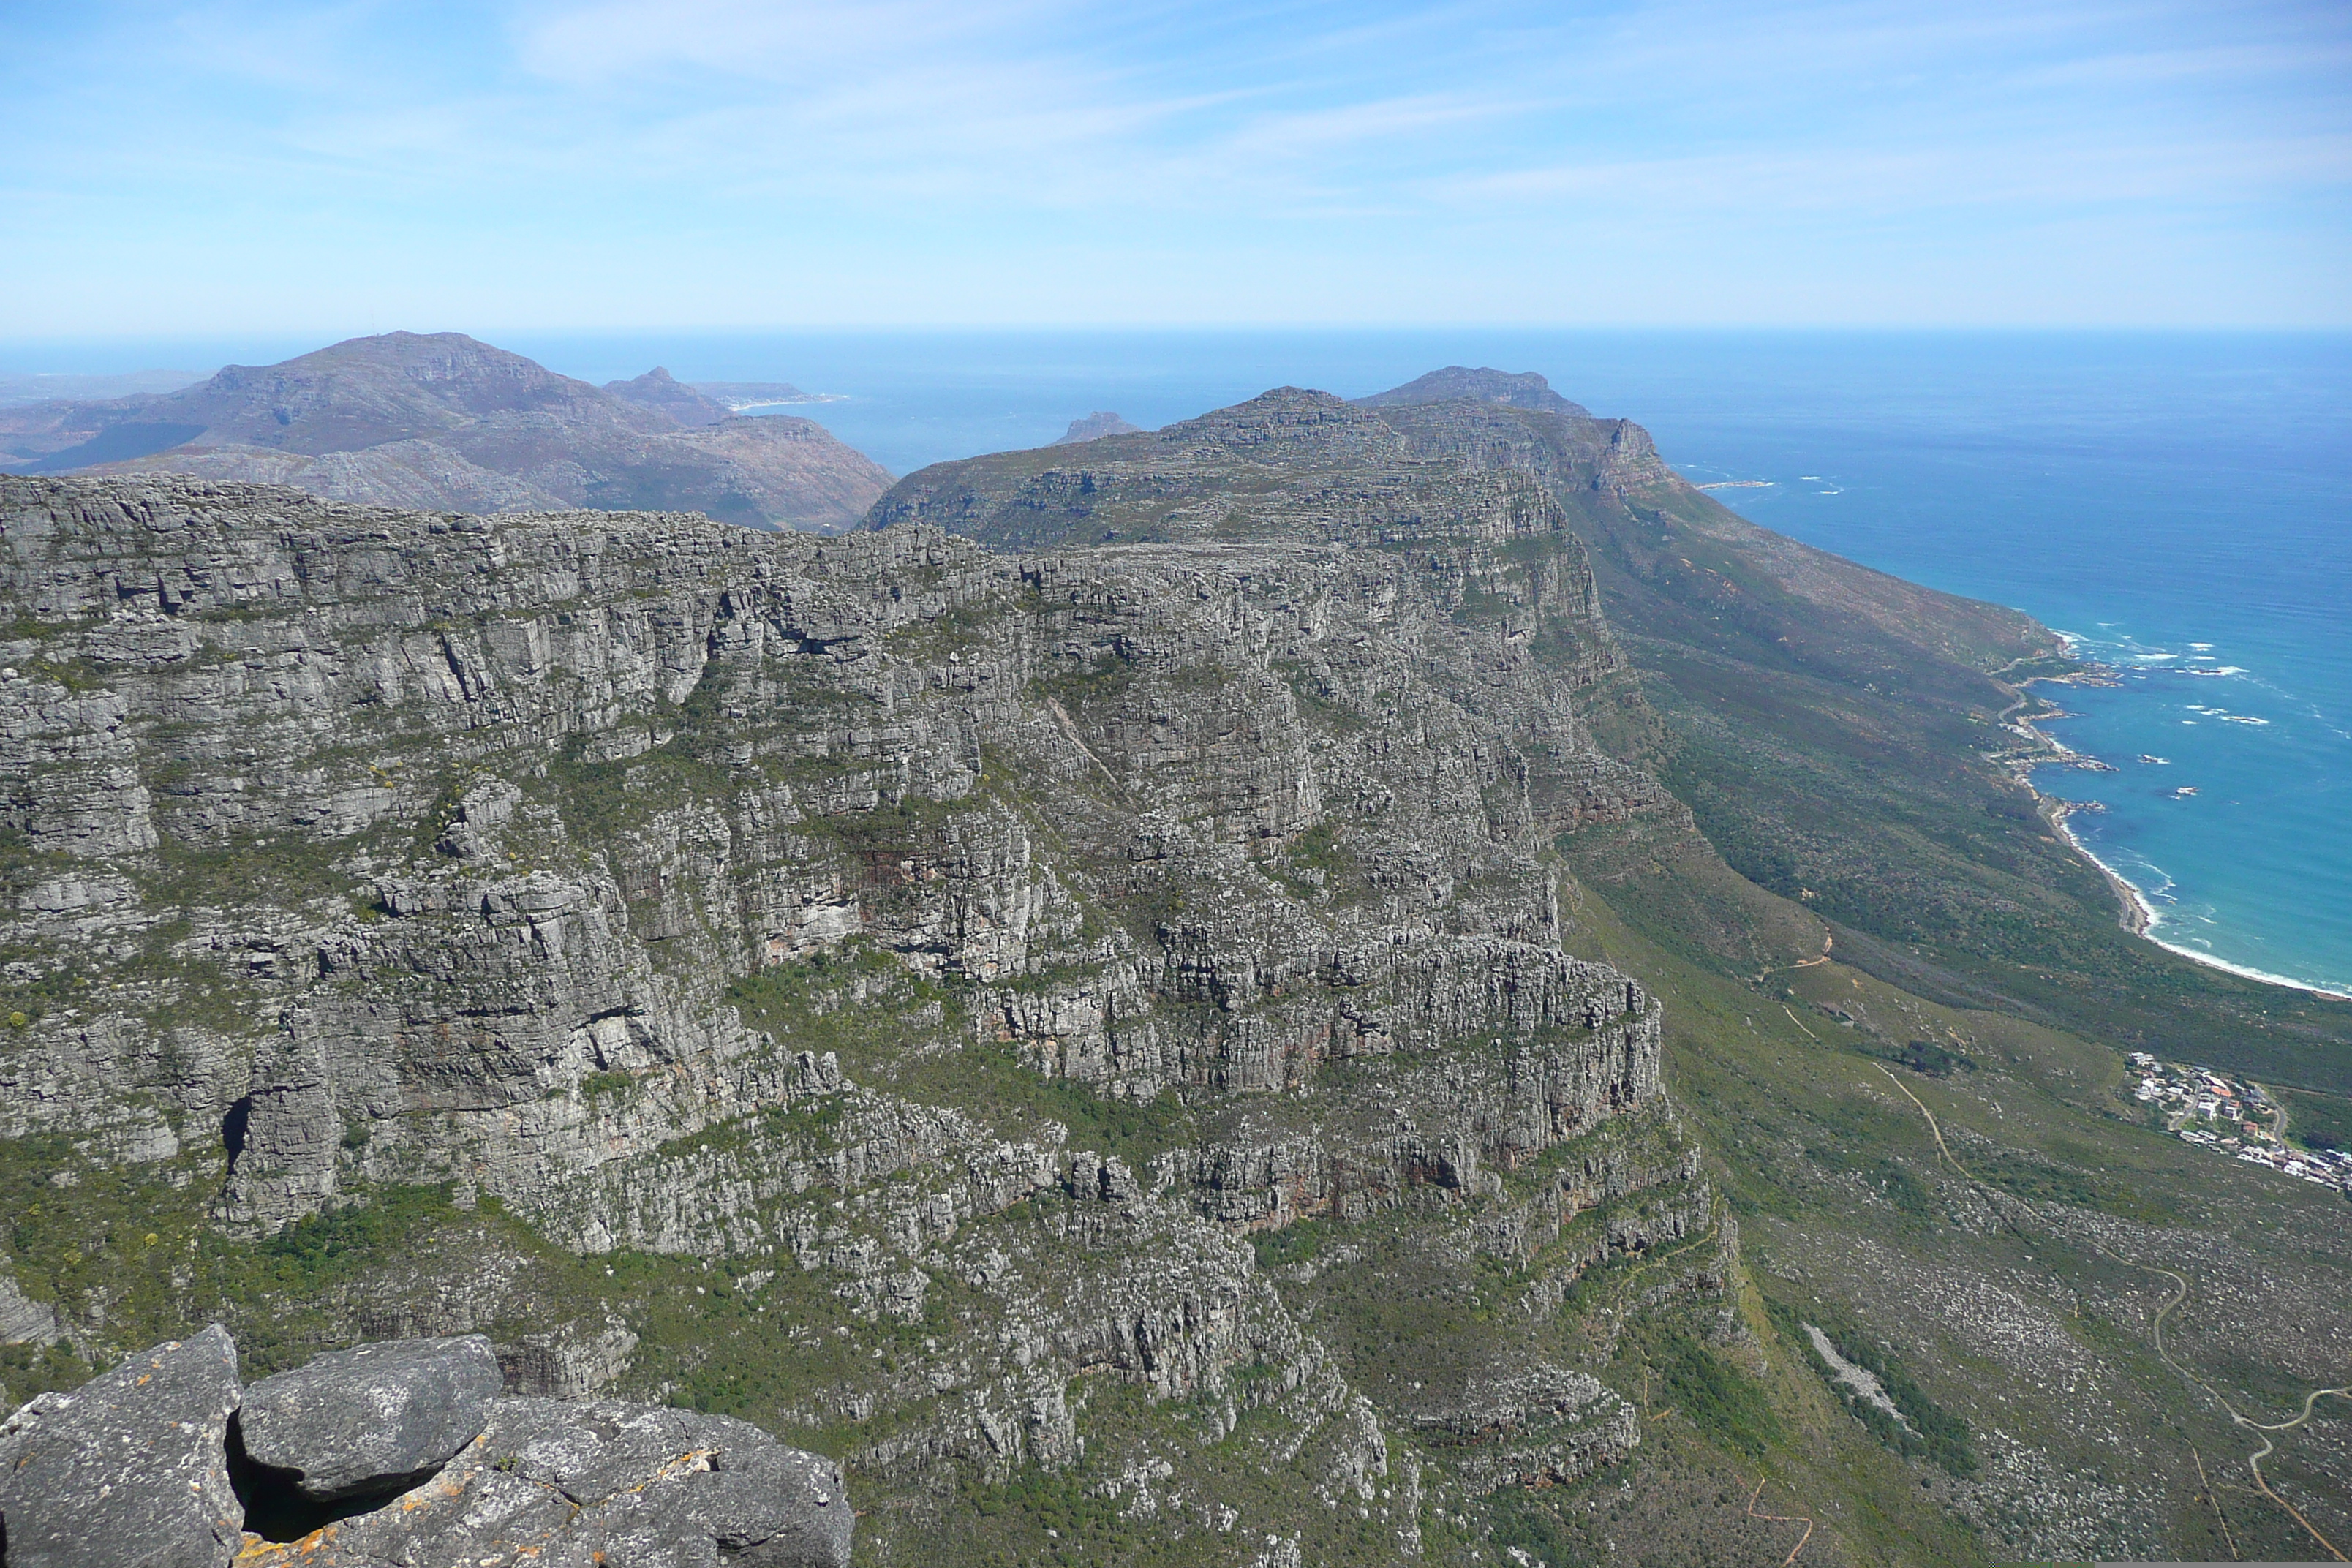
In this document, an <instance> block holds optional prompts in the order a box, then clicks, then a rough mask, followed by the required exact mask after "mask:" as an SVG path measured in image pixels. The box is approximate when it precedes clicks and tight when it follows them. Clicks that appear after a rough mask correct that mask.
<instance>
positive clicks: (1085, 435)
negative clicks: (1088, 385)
mask: <svg viewBox="0 0 2352 1568" xmlns="http://www.w3.org/2000/svg"><path fill="white" fill-rule="evenodd" d="M1141 434H1143V426H1140V425H1135V424H1130V423H1129V422H1128V421H1127V420H1125V419H1122V418H1120V417H1119V416H1118V415H1116V414H1113V413H1111V412H1110V411H1109V410H1108V409H1103V408H1097V409H1096V410H1095V411H1094V412H1093V413H1092V414H1089V415H1087V416H1086V417H1085V418H1083V419H1073V420H1071V421H1070V427H1069V428H1068V429H1067V430H1065V431H1064V432H1062V434H1061V435H1060V436H1059V437H1056V438H1055V442H1054V445H1055V446H1056V447H1069V446H1075V445H1076V444H1077V443H1078V442H1080V441H1095V440H1099V439H1101V438H1102V437H1105V436H1140V435H1141Z"/></svg>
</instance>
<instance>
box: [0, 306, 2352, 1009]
mask: <svg viewBox="0 0 2352 1568" xmlns="http://www.w3.org/2000/svg"><path fill="white" fill-rule="evenodd" d="M478 335H479V336H482V337H485V338H486V339H488V341H491V342H497V343H499V345H500V346H502V347H507V348H511V349H515V350H517V351H519V352H521V353H528V354H530V355H531V356H532V357H534V358H536V359H539V360H541V362H542V363H546V364H548V365H550V366H551V368H554V369H557V370H562V371H564V372H567V373H569V374H573V375H577V376H581V377H583V378H584V379H587V380H590V381H595V382H600V383H601V382H604V381H607V380H611V379H614V378H616V377H623V376H630V375H635V374H638V373H639V372H642V371H644V370H646V369H647V368H649V367H650V366H652V365H654V364H656V363H659V364H664V365H667V367H668V368H669V369H670V370H671V371H672V372H673V373H674V374H677V376H678V377H679V378H680V379H682V380H689V381H695V380H703V381H709V380H726V381H762V380H774V381H789V382H791V383H793V384H796V385H798V386H801V387H803V388H805V389H807V390H808V391H810V392H813V393H831V394H838V395H841V399H840V401H835V402H825V403H812V404H804V405H796V406H793V407H788V408H780V409H776V410H773V411H772V412H774V413H778V414H793V415H800V416H805V417H808V418H812V419H815V420H817V421H819V422H821V423H823V424H824V425H825V426H827V427H829V428H830V429H832V430H833V431H834V432H835V434H836V435H838V436H840V437H842V438H843V439H845V440H846V441H848V442H849V443H850V444H851V445H853V446H856V447H859V448H860V449H862V450H864V451H865V452H866V453H867V454H868V455H869V456H871V457H873V458H875V459H876V460H877V461H878V462H880V463H882V464H883V465H884V466H885V467H887V468H891V469H892V470H893V471H895V472H898V473H901V474H904V473H908V472H910V471H912V470H913V469H915V468H919V467H921V466H923V465H924V464H926V463H931V462H937V461H940V460H941V459H943V458H957V457H966V456H971V455H973V454H975V453H979V452H984V451H993V450H1001V449H1004V448H1007V447H1030V446H1041V445H1044V444H1045V443H1046V442H1048V441H1051V440H1053V439H1054V438H1055V437H1058V436H1059V435H1061V433H1062V432H1063V430H1064V429H1065V428H1066V426H1067V425H1068V423H1069V422H1070V421H1071V420H1072V419H1075V418H1077V417H1080V416H1084V415H1087V414H1089V413H1091V412H1094V411H1095V410H1097V409H1108V410H1115V411H1117V412H1118V413H1120V414H1123V415H1125V416H1127V417H1128V418H1129V419H1131V420H1133V421H1135V422H1136V423H1138V424H1139V425H1143V426H1158V425H1161V424H1164V423H1167V422H1168V421H1170V420H1173V419H1180V418H1185V417H1189V416H1192V415H1194V414H1198V413H1201V412H1202V411H1203V410H1205V409H1208V408H1213V407H1217V406H1221V405H1226V404H1231V403H1234V402H1237V401H1239V400H1241V399H1243V398H1245V397H1248V396H1250V395H1254V394H1255V393H1257V392H1260V391H1263V390H1264V389H1265V388H1266V387H1269V386H1275V385H1280V384H1286V383H1287V384H1297V385H1307V386H1319V387H1322V388H1325V389H1328V390H1329V391H1332V392H1337V393H1340V394H1342V395H1350V396H1352V395H1361V394H1364V393H1368V392H1373V391H1377V390H1380V389H1381V388H1382V387H1386V386H1391V385H1394V384H1398V383H1400V382H1403V381H1406V380H1409V379H1411V378H1412V377H1413V376H1415V375H1418V374H1421V373H1422V372H1423V371H1426V370H1430V369H1433V368H1435V367H1437V366H1439V365H1444V364H1449V363H1461V364H1470V365H1480V364H1488V365H1494V366H1496V367H1498V368H1501V369H1506V370H1537V371H1541V372H1542V373H1544V374H1546V375H1548V376H1549V377H1550V378H1551V381H1552V384H1554V385H1555V386H1556V387H1557V388H1558V389H1559V391H1560V392H1562V393H1563V394H1565V395H1568V396H1570V397H1571V398H1574V399H1576V400H1578V401H1579V402H1581V403H1584V404H1586V405H1589V406H1590V407H1591V408H1592V410H1593V411H1594V412H1595V413H1597V414H1601V415H1622V416H1627V417H1630V418H1633V419H1635V420H1637V421H1639V422H1640V423H1642V424H1643V425H1645V426H1648V427H1649V429H1650V430H1651V432H1652V433H1653V434H1654V436H1655V437H1657V440H1658V445H1659V447H1660V448H1661V449H1662V450H1663V451H1664V453H1665V455H1666V457H1667V458H1668V459H1669V460H1670V461H1672V462H1673V463H1675V465H1676V467H1677V468H1680V469H1681V470H1682V472H1683V473H1685V475H1686V476H1687V477H1689V478H1691V479H1696V480H1700V481H1703V482H1717V481H1727V480H1751V481H1769V483H1764V484H1758V485H1748V486H1740V487H1738V488H1726V489H1718V490H1717V491H1716V492H1715V494H1716V495H1717V499H1718V500H1722V501H1723V502H1724V503H1725V504H1726V505H1727V506H1731V507H1734V508H1736V509H1737V510H1739V511H1740V512H1742V513H1743V514H1745V515H1747V516H1748V517H1751V518H1753V519H1755V520H1756V521H1759V522H1761V523H1764V524H1765V525H1767V526H1769V527H1771V528H1775V529H1778V530H1780V531H1783V532H1786V533H1789V534H1791V535H1794V536H1795V537H1797V538H1800V539H1802V540H1805V541H1807V542H1811V543H1814V544H1818V545H1821V546H1822V547H1823V548H1825V549H1829V550H1833V551H1836V552H1838V553H1840V554H1843V555H1846V556H1849V557H1851V558H1853V559H1854V560H1857V561H1861V562H1864V563H1867V564H1870V565H1873V566H1876V567H1879V568H1881V569H1882V570H1885V571H1888V572H1892V573H1895V574H1897V575H1900V576H1904V577H1908V578H1911V579H1913V580H1915V581H1917V582H1921V583H1926V584H1932V585H1934V586H1936V587H1939V588H1946V589H1949V590H1951V591H1953V592H1957V593H1962V594H1969V595H1976V596H1978V597H1980V598H1986V599H1991V600H1995V601H1998V602H2000V603H2003V604H2008V605H2015V606H2017V607H2018V608H2021V609H2022V610H2025V611H2027V612H2028V613H2030V614H2032V615H2033V616H2036V617H2038V618H2039V619H2041V620H2042V621H2043V622H2044V623H2046V624H2047V625H2049V626H2053V628H2056V629H2058V630H2061V631H2063V632H2066V633H2068V634H2069V635H2071V636H2072V637H2075V638H2076V639H2077V642H2078V645H2079V647H2080V648H2081V650H2082V651H2083V652H2084V653H2085V654H2086V655H2088V656H2089V657H2092V658H2097V659H2099V660H2101V661H2102V662H2104V663H2106V664H2109V665H2111V666H2112V667H2114V668H2116V669H2117V670H2118V671H2119V672H2120V673H2121V677H2122V679H2121V683H2120V684H2119V685H2118V686H2116V687H2115V688H2112V689H2065V690H2063V693H2060V695H2061V696H2062V698H2063V701H2064V703H2065V706H2066V707H2067V708H2068V709H2069V710H2071V711H2073V712H2074V713H2076V714H2078V715H2079V717H2077V718H2073V719H2069V720H2065V721H2060V722H2059V723H2058V724H2056V725H2055V726H2053V730H2054V732H2056V733H2058V734H2060V735H2061V736H2062V737H2063V739H2064V740H2065V741H2066V742H2068V743H2069V744H2070V745H2072V746H2074V747H2075V748H2076V749H2078V750H2080V751H2083V752H2089V753H2091V754H2093V755H2095V756H2098V757H2100V758H2102V759H2103V760H2105V761H2106V762H2109V763H2113V764H2115V765H2116V768H2117V769H2118V771H2117V772H2116V773H2079V772H2063V773H2053V772H2045V773H2043V774H2042V776H2041V777H2040V778H2039V779H2038V780H2037V783H2038V784H2040V785H2041V787H2042V788H2043V789H2045V790H2047V791H2049V792H2051V793H2053V794H2057V795H2065V796H2067V797H2070V798H2073V799H2077V800H2092V801H2096V802H2098V803H2100V804H2101V805H2104V806H2105V811H2104V812H2101V813H2095V814H2094V813H2087V812H2086V813H2083V814H2080V815H2078V816H2076V817H2075V818H2074V826H2075V827H2076V829H2077V830H2078V832H2079V833H2080V835H2081V837H2082V838H2083V840H2084V843H2085V845H2086V846H2087V847H2089V848H2090V849H2091V851H2092V852H2093V853H2094V854H2095V855H2097V856H2098V857H2099V858H2101V859H2102V860H2103V861H2105V863H2106V864H2107V865H2109V866H2110V867H2112V868H2114V869H2115V870H2116V872H2117V873H2118V874H2119V875H2121V876H2123V877H2125V878H2126V879H2128V880H2129V881H2131V882H2132V883H2133V884H2134V885H2135V886H2137V887H2138V888H2139V889H2142V891H2143V893H2144V894H2145V895H2146V896H2147V899H2148V900H2149V902H2150V903H2151V905H2152V906H2153V908H2154V909H2155V910H2156V912H2157V915H2158V925H2157V927H2156V929H2155V931H2154V933H2153V934H2154V935H2155V937H2156V938H2157V939H2158V940H2159V941H2162V942H2167V943H2168V944H2171V945H2173V946H2176V947H2178V948H2179V949H2181V950H2182V951H2184V952H2192V953H2195V954H2197V955H2199V956H2200V957H2204V958H2207V959H2210V960H2212V961H2216V962H2220V963H2227V964H2230V965H2232V966H2234V967H2238V968H2240V969H2243V970H2246V971H2249V972H2252V973H2260V974H2264V975H2269V976H2273V977H2277V978H2282V979H2285V980H2288V981H2291V982H2294V983H2296V984H2306V985H2315V986H2321V987H2325V988H2327V989H2332V990H2341V991H2352V336H2348V335H2344V334H2317V335H2315V334H2294V335H2289V334H2259V333H2114V332H2102V333H2084V332H2016V333H1988V332H1939V333H1894V332H1836V333H1832V332H1761V331H1746V332H1695V331H1694V332H1635V331H1606V332H1602V331H1573V332H1571V331H1500V330H1476V331H1348V332H1342V331H1319V332H1261V331H1233V332H1103V331H1091V332H1002V331H997V332H981V331H971V332H862V333H851V332H793V333H777V332H763V333H697V334H686V333H672V334H611V335H599V336H594V337H583V336H577V335H560V336H559V335H554V334H548V333H541V332H529V331H524V332H503V333H502V332H498V331H481V332H478ZM303 346H317V345H316V344H309V345H303ZM284 350H285V345H283V344H280V343H277V342H272V343H268V344H260V343H257V344H254V345H251V346H250V348H249V349H242V348H240V347H239V346H237V345H229V344H201V345H200V344H195V343H192V342H145V343H112V344H103V345H73V344H64V343H52V344H43V345H37V346H35V345H22V344H17V345H11V344H0V370H8V371H22V372H76V371H79V372H102V371H110V370H121V369H129V368H135V367H136V366H140V365H145V364H154V363H175V364H177V363H189V364H194V363H220V362H222V361H224V360H230V359H241V360H243V361H244V362H245V363H262V362H266V361H268V360H270V359H275V358H278V357H280V355H281V354H282V353H283V352H284ZM2142 758H2161V759H2163V760H2162V761H2160V762H2157V761H2142V760H2140V759H2142Z"/></svg>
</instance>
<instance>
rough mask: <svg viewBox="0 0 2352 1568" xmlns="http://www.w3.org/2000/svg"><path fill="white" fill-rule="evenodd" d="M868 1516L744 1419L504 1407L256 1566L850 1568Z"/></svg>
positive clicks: (826, 1464) (815, 1462)
mask: <svg viewBox="0 0 2352 1568" xmlns="http://www.w3.org/2000/svg"><path fill="white" fill-rule="evenodd" d="M855 1523H856V1514H855V1513H854V1511H853V1510H851V1508H850V1506H849V1500H848V1498H847V1496H846V1494H845V1492H844V1490H843V1488H842V1480H841V1471H840V1469H839V1468H838V1467H836V1466H835V1464H834V1463H833V1461H832V1460H830V1459H824V1458H818V1457H817V1456H815V1455H814V1454H804V1453H802V1452H800V1451H799V1450H797V1449H793V1448H788V1447H784V1446H783V1445H782V1444H781V1443H779V1442H777V1441H776V1440H775V1439H774V1438H773V1437H771V1436H768V1435H767V1434H766V1433H764V1432H762V1431H761V1430H760V1429H759V1428H758V1427H756V1426H751V1425H749V1424H747V1423H745V1422H741V1421H737V1420H733V1419H731V1418H730V1417H728V1416H724V1415H697V1414H695V1413H694V1412H692V1411H687V1410H670V1409H663V1408H657V1407H654V1406H648V1405H627V1404H622V1403H620V1402H617V1401H613V1400H596V1401H591V1402H586V1403H579V1404H574V1403H569V1402H565V1401H561V1400H551V1399H502V1400H499V1401H497V1402H496V1403H495V1404H494V1405H492V1406H491V1408H490V1413H489V1426H488V1430H487V1431H485V1432H484V1433H483V1434H482V1435H481V1436H480V1437H478V1439H476V1440H475V1441H474V1442H473V1443H471V1444H469V1445H468V1446H467V1448H466V1451H465V1452H464V1453H462V1454H460V1455H459V1456H458V1457H457V1458H456V1459H454V1460H452V1461H451V1462H450V1464H449V1465H448V1467H447V1468H445V1469H444V1470H443V1471H442V1472H441V1473H440V1474H439V1475H437V1476H436V1477H434V1478H433V1479H431V1480H429V1481H427V1482H425V1484H424V1485H422V1486H419V1487H417V1488H415V1489H414V1490H412V1491H410V1492H409V1493H408V1494H407V1495H406V1496H404V1497H403V1498H401V1499H399V1500H397V1501H396V1502H394V1503H392V1504H389V1505H387V1506H385V1507H384V1508H382V1509H379V1510H376V1511H375V1512H373V1513H369V1514H362V1515H359V1516H357V1517H355V1518H352V1519H347V1520H344V1521H341V1522H340V1523H338V1524H337V1525H336V1526H335V1528H334V1530H333V1531H332V1533H331V1537H326V1538H313V1539H312V1541H311V1542H308V1543H306V1544H305V1545H304V1546H303V1547H301V1548H300V1549H299V1550H297V1549H294V1548H281V1549H279V1550H278V1551H277V1552H268V1551H260V1552H255V1553H253V1554H251V1555H249V1556H248V1557H247V1560H246V1561H247V1563H248V1564H251V1565H252V1568H278V1564H281V1563H282V1564H292V1563H301V1564H302V1565H303V1568H346V1565H349V1568H359V1565H362V1564H365V1565H369V1568H373V1565H376V1564H387V1563H401V1564H405V1565H409V1568H439V1565H442V1564H450V1565H455V1564H457V1563H467V1564H475V1563H499V1564H505V1563H516V1562H530V1563H537V1564H542V1565H544V1564H561V1565H564V1568H573V1565H577V1568H587V1565H588V1564H591V1563H608V1564H622V1563H625V1564H628V1565H629V1568H717V1565H718V1564H719V1563H727V1564H729V1565H730V1568H845V1565H846V1564H847V1563H848V1562H849V1548H850V1536H851V1531H852V1528H853V1526H854V1524H855Z"/></svg>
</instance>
